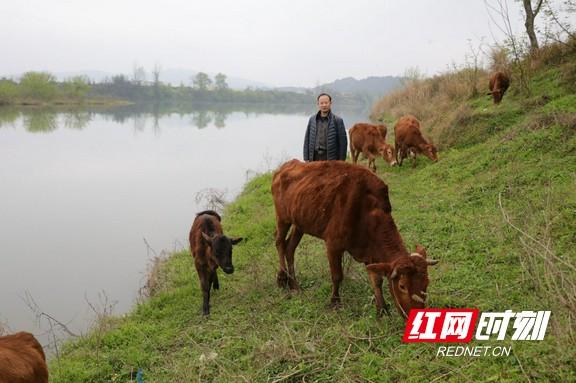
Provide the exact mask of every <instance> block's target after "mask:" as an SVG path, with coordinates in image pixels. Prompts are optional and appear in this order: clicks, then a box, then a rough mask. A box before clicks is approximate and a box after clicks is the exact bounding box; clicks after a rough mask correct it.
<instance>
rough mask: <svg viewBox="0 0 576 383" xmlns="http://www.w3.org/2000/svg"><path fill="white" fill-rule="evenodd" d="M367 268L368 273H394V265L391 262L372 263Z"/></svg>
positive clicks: (388, 274)
mask: <svg viewBox="0 0 576 383" xmlns="http://www.w3.org/2000/svg"><path fill="white" fill-rule="evenodd" d="M366 270H368V273H374V274H378V275H381V276H383V277H388V276H390V274H391V273H392V265H391V264H390V263H372V264H370V265H367V266H366Z"/></svg>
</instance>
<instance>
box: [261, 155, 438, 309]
mask: <svg viewBox="0 0 576 383" xmlns="http://www.w3.org/2000/svg"><path fill="white" fill-rule="evenodd" d="M272 196H273V198H274V207H275V208H276V248H277V250H278V256H279V262H280V269H279V271H278V275H277V283H278V285H279V286H280V287H289V288H290V289H298V283H297V281H296V274H295V271H294V252H295V250H296V247H297V246H298V244H299V243H300V240H301V239H302V236H303V235H304V234H309V235H312V236H314V237H317V238H321V239H323V240H324V242H325V244H326V251H327V255H328V262H329V264H330V273H331V275H332V300H331V302H332V304H333V305H339V303H340V294H339V288H340V283H341V282H342V279H343V274H342V255H343V253H344V252H345V251H347V252H349V253H350V254H351V255H352V257H353V258H354V259H355V260H356V261H358V262H362V263H364V264H365V265H367V271H368V275H369V279H370V282H371V285H372V288H373V290H374V295H375V297H376V308H377V315H378V316H380V315H381V314H382V311H383V310H386V311H388V304H387V303H386V302H384V298H383V297H382V281H383V277H387V278H388V282H389V288H390V293H391V295H392V297H393V299H394V302H395V304H396V307H397V308H398V310H399V312H400V313H401V314H402V315H403V316H404V317H406V315H407V313H408V312H409V311H410V309H411V308H422V307H424V303H425V300H426V289H427V287H428V271H427V270H428V265H433V264H435V263H436V262H437V261H434V260H430V259H426V251H425V249H424V248H423V247H421V246H418V247H417V249H416V252H415V253H410V252H409V251H408V250H407V249H406V246H405V245H404V241H403V240H402V237H401V236H400V233H399V232H398V229H397V228H396V225H395V224H394V220H393V219H392V214H391V210H392V208H391V206H390V201H389V199H388V187H387V186H386V184H385V183H384V182H383V181H382V180H381V179H380V178H378V177H377V176H376V175H375V174H374V173H372V172H370V171H369V170H368V169H366V168H364V167H362V166H358V165H352V164H349V163H346V162H342V161H323V162H309V163H303V162H300V161H298V160H292V161H289V162H287V163H285V164H283V165H282V166H281V167H280V168H279V169H278V170H277V171H276V173H275V174H274V177H273V180H272ZM290 228H292V230H291V231H290ZM289 231H290V234H289V235H288V232H289Z"/></svg>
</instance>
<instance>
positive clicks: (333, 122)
mask: <svg viewBox="0 0 576 383" xmlns="http://www.w3.org/2000/svg"><path fill="white" fill-rule="evenodd" d="M318 117H320V112H318V113H317V114H315V115H313V116H312V117H310V120H309V121H308V127H307V128H306V137H305V138H304V161H312V160H313V159H314V147H315V145H316V133H317V131H318V130H317V128H316V119H317V118H318ZM326 150H327V156H328V159H329V160H342V161H344V160H346V152H347V150H348V138H347V136H346V128H345V127H344V121H343V120H342V119H341V118H340V117H338V116H337V115H335V114H333V113H332V112H330V113H329V114H328V129H326Z"/></svg>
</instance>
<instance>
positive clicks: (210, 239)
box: [202, 232, 212, 245]
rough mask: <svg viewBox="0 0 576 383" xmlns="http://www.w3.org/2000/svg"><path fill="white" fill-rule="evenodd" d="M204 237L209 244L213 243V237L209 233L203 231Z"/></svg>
mask: <svg viewBox="0 0 576 383" xmlns="http://www.w3.org/2000/svg"><path fill="white" fill-rule="evenodd" d="M202 238H204V241H206V243H207V244H209V245H212V237H210V236H209V235H208V234H206V233H204V232H202Z"/></svg>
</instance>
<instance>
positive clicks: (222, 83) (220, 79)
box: [214, 73, 228, 91]
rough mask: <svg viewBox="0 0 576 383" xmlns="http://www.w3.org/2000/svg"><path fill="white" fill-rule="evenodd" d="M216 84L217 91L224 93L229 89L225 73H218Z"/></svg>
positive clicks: (215, 78) (215, 79)
mask: <svg viewBox="0 0 576 383" xmlns="http://www.w3.org/2000/svg"><path fill="white" fill-rule="evenodd" d="M214 84H215V87H216V90H220V91H222V90H226V89H228V83H227V82H226V75H225V74H224V73H218V74H217V75H216V76H215V77H214Z"/></svg>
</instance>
